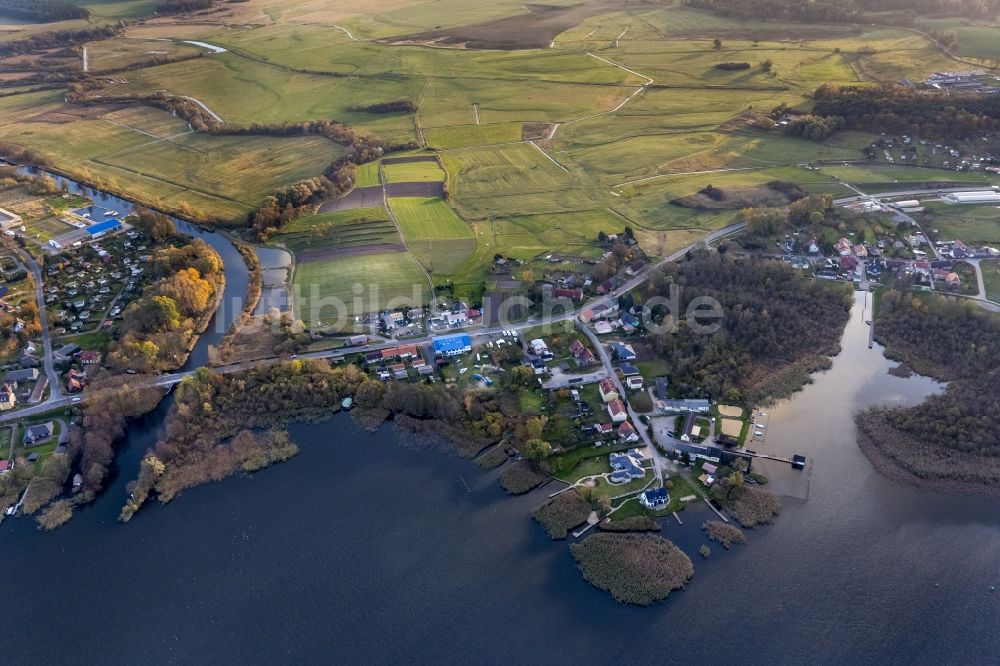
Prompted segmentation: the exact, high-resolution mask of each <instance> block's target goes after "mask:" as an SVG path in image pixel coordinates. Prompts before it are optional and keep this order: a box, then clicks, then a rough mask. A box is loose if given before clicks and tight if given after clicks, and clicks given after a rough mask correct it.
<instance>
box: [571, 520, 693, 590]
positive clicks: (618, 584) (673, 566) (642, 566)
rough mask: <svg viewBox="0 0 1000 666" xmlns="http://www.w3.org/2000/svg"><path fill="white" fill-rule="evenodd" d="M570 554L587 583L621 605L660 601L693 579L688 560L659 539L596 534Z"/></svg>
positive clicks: (669, 542)
mask: <svg viewBox="0 0 1000 666" xmlns="http://www.w3.org/2000/svg"><path fill="white" fill-rule="evenodd" d="M570 552H571V553H572V554H573V558H574V559H575V560H576V563H577V567H578V568H579V569H580V572H581V573H582V574H583V577H584V579H585V580H586V581H587V582H588V583H590V584H591V585H593V586H594V587H596V588H597V589H599V590H604V591H605V592H608V593H609V594H611V596H612V597H614V599H615V601H618V602H619V603H623V604H632V605H635V606H648V605H650V604H652V603H654V602H657V601H663V600H664V599H666V598H667V597H668V596H670V593H671V592H675V591H677V590H680V589H682V588H683V587H684V585H685V584H687V582H688V581H689V580H691V578H692V577H693V576H694V565H693V564H692V563H691V558H689V557H688V556H687V555H685V554H684V553H683V552H682V551H681V550H680V549H679V548H678V547H677V546H675V545H674V544H673V543H672V542H671V541H668V540H667V539H664V538H663V537H659V536H653V535H645V534H628V533H626V534H617V533H598V534H594V535H592V536H589V537H587V538H586V539H584V540H583V541H581V542H580V543H574V544H572V545H570Z"/></svg>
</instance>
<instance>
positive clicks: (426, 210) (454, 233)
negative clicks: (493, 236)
mask: <svg viewBox="0 0 1000 666" xmlns="http://www.w3.org/2000/svg"><path fill="white" fill-rule="evenodd" d="M389 207H390V208H392V212H393V213H394V214H395V216H396V221H397V222H399V228H400V229H401V230H402V232H403V236H405V237H406V239H407V240H409V239H411V238H413V239H447V238H466V237H471V236H472V230H471V229H470V228H469V225H468V224H466V223H465V221H464V220H463V219H462V218H460V217H459V216H458V215H456V214H455V212H454V211H453V210H452V209H451V207H449V206H448V204H447V203H445V201H444V200H443V199H439V198H437V197H393V198H391V199H389Z"/></svg>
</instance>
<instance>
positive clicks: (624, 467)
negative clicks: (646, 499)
mask: <svg viewBox="0 0 1000 666" xmlns="http://www.w3.org/2000/svg"><path fill="white" fill-rule="evenodd" d="M641 461H642V457H641V456H640V455H639V452H638V451H636V450H635V449H632V450H631V451H628V452H626V453H612V454H611V455H610V456H608V463H610V465H611V469H612V470H613V471H612V472H611V477H610V479H611V483H628V482H629V481H631V480H632V479H641V478H642V477H644V476H646V470H645V469H644V468H643V466H642V462H641Z"/></svg>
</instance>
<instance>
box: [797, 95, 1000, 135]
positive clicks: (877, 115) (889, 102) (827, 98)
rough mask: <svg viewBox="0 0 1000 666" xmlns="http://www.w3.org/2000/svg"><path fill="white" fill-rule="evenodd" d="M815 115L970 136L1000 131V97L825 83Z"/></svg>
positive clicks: (895, 129) (902, 130)
mask: <svg viewBox="0 0 1000 666" xmlns="http://www.w3.org/2000/svg"><path fill="white" fill-rule="evenodd" d="M813 97H814V99H815V100H816V103H815V105H814V107H813V114H814V115H815V116H821V117H823V118H825V119H826V120H828V121H830V122H835V123H837V124H838V125H841V126H843V127H848V128H851V129H859V130H865V131H868V132H885V133H886V134H910V135H912V136H921V137H926V138H935V139H968V138H975V137H979V136H982V135H983V134H985V133H989V132H996V131H998V130H1000V96H996V95H980V94H977V93H936V92H926V91H922V92H921V91H917V90H914V89H912V88H909V87H906V86H901V85H895V84H882V85H877V86H837V85H831V84H827V85H823V86H820V87H819V88H818V89H817V90H816V92H815V93H814V95H813Z"/></svg>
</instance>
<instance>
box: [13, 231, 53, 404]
mask: <svg viewBox="0 0 1000 666" xmlns="http://www.w3.org/2000/svg"><path fill="white" fill-rule="evenodd" d="M14 251H15V253H16V254H17V255H18V256H19V257H21V260H22V261H24V263H25V264H26V265H27V266H28V268H29V269H30V270H31V275H32V277H33V278H34V281H35V303H36V304H37V306H38V322H39V324H40V325H41V327H42V354H43V357H42V361H43V364H44V366H45V376H46V377H48V378H49V387H50V388H49V390H50V393H49V396H50V397H49V400H47V401H46V402H43V403H41V404H40V405H39V406H41V405H45V404H48V403H49V402H51V401H54V400H58V399H60V398H61V397H62V393H61V392H60V390H59V375H58V374H57V373H56V367H55V362H54V360H53V358H52V336H51V335H50V334H49V316H48V313H47V312H46V311H45V285H44V283H43V282H42V269H41V268H40V267H39V266H38V262H37V261H35V258H34V257H32V256H31V254H29V253H28V252H23V251H21V250H20V249H15V250H14Z"/></svg>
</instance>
